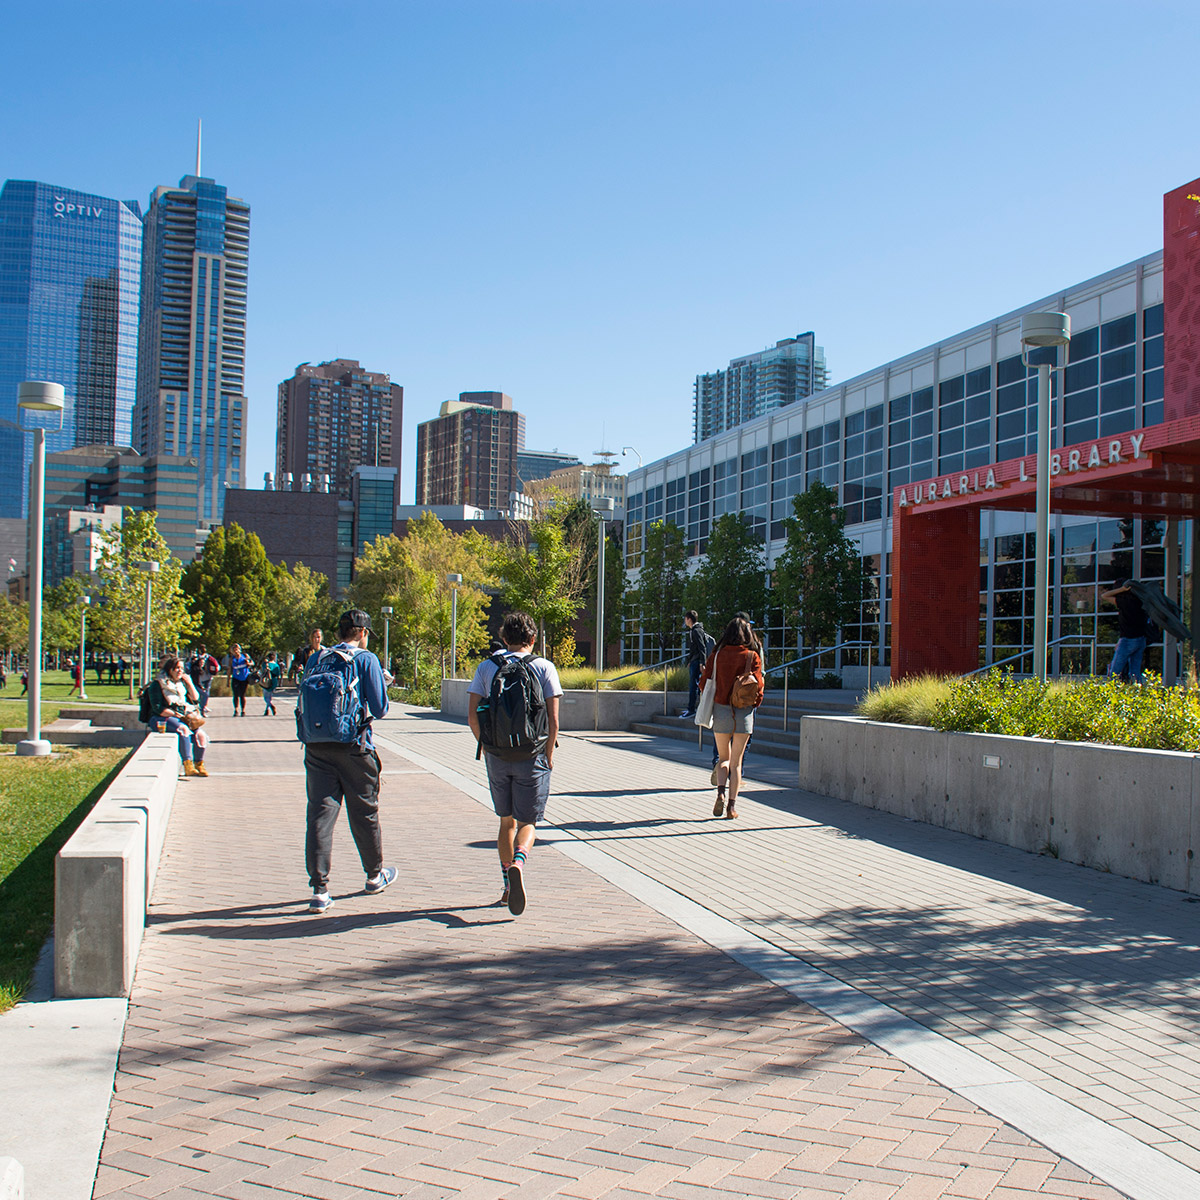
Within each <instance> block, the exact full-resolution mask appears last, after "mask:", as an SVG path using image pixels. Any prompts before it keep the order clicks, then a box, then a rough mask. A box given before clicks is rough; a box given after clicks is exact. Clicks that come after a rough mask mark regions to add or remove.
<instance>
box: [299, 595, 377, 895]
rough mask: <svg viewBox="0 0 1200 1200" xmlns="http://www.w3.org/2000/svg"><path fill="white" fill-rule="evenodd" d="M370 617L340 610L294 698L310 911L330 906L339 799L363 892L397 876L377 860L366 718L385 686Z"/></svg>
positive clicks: (373, 769)
mask: <svg viewBox="0 0 1200 1200" xmlns="http://www.w3.org/2000/svg"><path fill="white" fill-rule="evenodd" d="M370 633H371V618H370V617H369V616H368V615H367V614H366V613H365V612H363V611H362V610H361V609H357V608H354V609H351V610H350V611H349V612H344V613H342V615H341V618H340V619H339V621H338V636H339V637H340V638H341V641H340V642H338V644H337V645H336V646H330V647H328V648H323V649H321V650H319V651H315V652H314V653H313V654H312V655H310V656H309V659H308V661H307V662H306V663H305V666H304V676H303V678H302V679H301V680H300V692H299V696H298V698H297V701H296V736H297V737H298V738H299V739H300V741H302V742H303V743H304V773H305V776H306V782H307V790H308V812H307V823H306V824H307V829H306V835H305V839H304V859H305V865H306V866H307V868H308V882H309V885H310V886H311V887H312V892H313V894H312V900H311V901H310V902H309V905H308V911H309V912H314V913H323V912H328V911H329V909H330V908H332V907H333V900H332V899H331V897H330V895H329V868H330V864H331V860H332V855H333V829H334V826H335V825H336V824H337V819H338V813H339V812H340V811H341V808H342V800H343V799H344V800H345V801H346V819H347V820H348V821H349V822H350V833H351V835H352V836H353V838H354V844H355V846H356V847H358V856H359V858H360V859H361V860H362V865H363V870H364V871H366V873H367V882H366V888H365V890H366V892H367V893H368V895H375V894H377V893H378V892H382V891H383V889H384V888H385V887H387V886H388V884H390V883H392V882H393V881H394V880H395V878H396V874H397V872H396V868H395V867H385V866H384V865H383V838H382V835H381V833H380V829H379V775H380V769H381V768H380V762H379V755H378V754H377V753H376V751H375V746H374V743H373V742H372V740H371V722H372V720H374V719H376V718H379V717H383V716H385V715H386V714H387V710H388V701H387V687H386V685H385V684H384V681H383V668H382V667H381V666H380V665H379V659H378V658H376V657H375V655H374V654H371V653H370V652H369V651H368V650H367V641H368V639H369V636H370Z"/></svg>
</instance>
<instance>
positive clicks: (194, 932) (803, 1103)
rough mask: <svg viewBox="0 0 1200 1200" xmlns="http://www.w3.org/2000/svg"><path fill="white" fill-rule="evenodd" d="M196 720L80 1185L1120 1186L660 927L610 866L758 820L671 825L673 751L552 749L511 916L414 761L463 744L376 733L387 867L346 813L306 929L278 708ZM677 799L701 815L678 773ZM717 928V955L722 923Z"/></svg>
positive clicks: (390, 1192) (738, 1191) (321, 1190)
mask: <svg viewBox="0 0 1200 1200" xmlns="http://www.w3.org/2000/svg"><path fill="white" fill-rule="evenodd" d="M212 729H213V734H214V739H215V744H214V747H213V749H212V751H211V752H210V758H209V763H210V769H211V771H212V772H213V775H212V777H211V778H210V779H208V780H195V781H188V782H187V783H186V784H181V787H180V794H179V797H178V800H177V802H176V809H175V815H174V818H173V822H172V828H171V831H170V835H169V839H168V846H167V852H166V855H165V858H164V862H163V865H162V867H161V870H160V875H159V881H158V886H157V889H156V893H155V898H154V910H153V922H152V925H151V927H150V929H149V930H148V934H147V938H146V942H145V946H144V949H143V951H142V957H141V961H140V963H139V969H138V977H137V982H136V986H135V990H134V994H133V996H132V997H131V1003H130V1008H129V1017H128V1022H127V1026H126V1034H125V1042H124V1046H123V1049H122V1054H121V1060H120V1065H119V1069H118V1073H117V1086H116V1093H115V1096H114V1101H113V1106H112V1110H111V1114H110V1120H109V1126H108V1133H107V1137H106V1139H105V1143H104V1148H103V1155H102V1160H101V1166H100V1170H99V1174H98V1178H97V1184H96V1190H95V1195H96V1196H110V1195H122V1196H139V1197H140V1196H145V1197H159V1196H164V1197H177V1198H183V1197H189V1198H191V1197H200V1196H220V1197H228V1198H230V1200H244V1198H249V1197H264V1196H280V1197H296V1196H304V1197H321V1198H324V1200H341V1198H343V1197H345V1198H347V1200H348V1198H350V1197H364V1196H404V1197H413V1198H415V1197H441V1196H468V1197H488V1196H497V1197H499V1196H508V1195H512V1196H516V1195H518V1194H519V1195H521V1196H549V1195H563V1196H575V1197H599V1196H607V1197H613V1198H616V1197H628V1196H647V1195H655V1196H670V1197H693V1196H701V1195H761V1196H796V1197H805V1198H806V1200H807V1198H810V1197H811V1198H814V1200H820V1198H823V1197H827V1196H828V1197H832V1196H851V1197H855V1198H856V1200H876V1198H879V1200H884V1198H888V1200H891V1198H893V1197H895V1198H899V1200H918V1198H926V1197H938V1196H954V1197H988V1198H994V1200H1022V1198H1028V1197H1032V1196H1060V1197H1079V1198H1081V1200H1082V1198H1084V1197H1088V1198H1091V1197H1096V1198H1100V1197H1106V1198H1107V1197H1115V1196H1117V1195H1118V1194H1119V1193H1118V1192H1117V1191H1115V1190H1114V1189H1112V1188H1110V1187H1107V1186H1105V1185H1104V1184H1102V1183H1100V1182H1099V1181H1098V1180H1096V1179H1095V1178H1093V1177H1092V1176H1090V1175H1089V1174H1088V1173H1087V1172H1086V1171H1083V1170H1080V1169H1079V1168H1077V1167H1076V1166H1074V1165H1072V1164H1071V1163H1070V1162H1067V1161H1064V1160H1063V1159H1062V1158H1060V1157H1059V1156H1057V1155H1055V1154H1053V1153H1051V1152H1049V1151H1048V1150H1046V1149H1045V1148H1044V1147H1043V1146H1041V1145H1039V1144H1037V1143H1036V1142H1035V1141H1033V1140H1032V1139H1030V1138H1029V1137H1027V1136H1025V1135H1023V1134H1021V1133H1019V1132H1017V1131H1016V1130H1014V1129H1013V1128H1012V1127H1010V1126H1008V1125H1006V1124H1005V1123H1004V1122H1003V1121H1001V1120H999V1119H997V1118H996V1117H994V1116H991V1115H989V1114H988V1113H986V1112H984V1111H983V1110H982V1109H981V1108H980V1107H978V1106H977V1105H976V1104H974V1103H972V1102H971V1101H970V1100H969V1099H966V1098H964V1096H962V1095H959V1094H956V1093H955V1092H954V1091H952V1090H951V1089H949V1088H947V1087H944V1086H941V1085H939V1084H937V1083H934V1082H932V1081H931V1080H930V1079H929V1078H928V1077H926V1076H925V1075H923V1074H922V1073H920V1072H919V1071H917V1070H915V1069H913V1068H912V1067H910V1066H907V1065H906V1064H905V1063H904V1062H903V1061H901V1060H900V1059H899V1058H897V1057H895V1056H894V1055H892V1054H889V1053H888V1052H886V1051H885V1050H882V1049H880V1048H878V1047H877V1046H876V1045H873V1044H871V1043H870V1042H869V1041H867V1040H865V1039H864V1038H863V1037H860V1036H858V1035H856V1034H854V1033H852V1032H850V1031H849V1030H848V1029H847V1028H846V1027H844V1026H843V1025H841V1024H838V1023H837V1022H835V1021H832V1020H830V1019H829V1018H828V1017H826V1016H824V1015H822V1014H821V1013H819V1012H817V1011H816V1010H814V1009H813V1008H812V1007H810V1006H808V1005H806V1004H804V1003H800V1002H798V1001H797V1000H796V999H795V998H794V995H793V994H790V993H789V991H787V990H785V989H783V988H781V987H778V986H775V985H773V984H772V983H770V982H768V981H766V980H765V979H764V978H762V975H761V974H759V973H756V972H755V971H752V970H750V969H748V968H747V967H746V966H743V965H741V964H740V963H739V962H737V961H735V960H734V958H732V957H730V956H729V955H727V954H725V953H722V952H721V951H720V950H718V949H715V948H714V947H713V945H711V944H710V943H709V941H706V940H704V938H702V937H700V936H697V935H696V934H694V933H692V932H689V931H688V929H686V928H684V927H682V926H681V923H680V922H681V921H695V919H696V917H695V911H694V910H696V906H694V905H693V906H692V908H688V909H687V912H684V908H686V907H687V906H688V905H692V902H691V901H688V900H685V899H684V898H683V897H681V896H679V895H678V894H677V893H675V892H671V891H669V890H668V889H666V888H663V887H662V886H661V885H659V884H655V883H654V882H653V880H651V878H650V876H649V875H648V874H646V873H643V872H641V871H632V870H630V868H629V867H627V866H623V865H622V864H621V862H620V860H619V856H618V855H617V854H615V853H610V851H617V850H619V847H620V845H622V844H629V843H632V842H635V841H640V842H641V843H642V844H643V847H644V849H645V852H646V853H649V847H650V845H651V844H658V845H660V846H665V847H667V848H668V849H669V857H671V858H673V859H674V860H676V861H677V862H679V861H682V862H686V861H689V860H690V861H692V862H697V861H698V857H697V856H698V855H699V853H700V851H701V849H702V848H703V847H704V846H705V845H706V844H708V843H715V842H717V841H720V842H723V843H725V846H726V850H725V851H724V852H723V854H724V856H726V857H730V858H731V860H735V859H737V857H738V852H737V851H736V848H735V845H734V843H735V841H736V840H737V839H742V838H744V837H745V836H746V833H745V831H748V830H750V829H752V828H758V827H760V826H762V825H763V824H764V822H763V821H761V820H760V819H759V816H758V815H755V816H748V817H746V818H743V824H742V825H737V826H734V825H730V824H728V823H717V822H713V821H712V820H711V818H710V819H708V820H707V821H695V820H692V819H691V816H690V814H688V815H684V816H672V815H670V807H669V805H668V806H667V807H664V803H663V797H662V795H660V794H659V793H656V792H655V793H652V792H651V788H652V787H653V783H654V781H653V779H652V778H651V777H650V776H651V773H652V771H653V770H657V769H661V767H671V766H672V764H671V763H669V762H667V761H666V760H660V759H659V757H658V756H656V755H655V756H648V755H642V754H636V755H631V754H630V753H629V751H628V750H627V749H621V748H614V747H611V746H605V745H603V744H599V743H593V742H589V741H586V740H577V741H572V742H570V743H564V746H563V749H562V751H561V752H560V753H561V759H560V763H561V765H560V768H559V771H558V772H556V777H557V778H560V779H561V780H563V782H564V785H568V784H569V785H570V786H571V787H573V788H574V789H575V795H574V798H573V799H571V800H567V799H566V798H557V797H556V799H555V802H554V804H555V808H556V809H557V810H558V811H557V815H558V817H559V818H560V819H562V820H563V821H565V822H566V823H567V824H574V825H577V826H580V827H581V828H580V829H578V830H576V833H577V834H581V835H582V836H583V837H584V838H585V839H586V840H584V841H582V842H581V841H579V840H578V838H576V839H574V840H569V841H564V842H561V843H560V845H561V851H562V852H560V850H559V848H556V847H550V846H542V847H541V848H539V849H538V850H536V851H535V853H534V856H533V859H532V864H531V869H530V873H529V878H530V893H531V900H530V908H529V911H528V912H527V913H526V915H525V916H524V917H522V918H521V919H519V920H514V919H512V918H511V917H510V916H509V914H508V913H507V910H505V909H502V908H499V907H497V906H496V905H495V903H494V901H495V900H496V898H497V896H498V893H499V884H500V880H499V872H498V869H497V866H496V861H495V853H494V848H493V840H492V839H493V837H494V818H492V817H491V815H490V814H489V813H487V812H486V811H485V810H484V809H483V808H481V807H480V805H479V804H478V802H477V801H476V800H473V799H471V798H470V792H471V791H472V785H471V783H470V782H469V781H465V780H464V781H461V782H463V783H464V784H465V786H460V787H456V786H454V785H453V783H451V782H448V781H447V778H446V777H447V776H450V775H451V772H450V771H449V770H448V769H446V768H437V769H430V770H427V769H424V767H425V766H431V765H433V760H432V757H430V755H431V752H436V753H437V754H444V756H445V757H446V758H447V759H452V760H453V761H454V763H455V765H456V766H457V767H462V768H467V769H468V770H469V769H472V768H473V764H472V763H471V760H470V756H469V753H464V750H466V751H469V746H467V745H466V744H465V743H464V734H463V732H462V731H461V730H459V729H456V728H454V727H453V726H450V725H447V724H445V723H442V722H439V721H437V720H431V719H430V718H429V717H428V716H419V717H418V716H404V715H399V716H397V717H395V718H392V719H389V720H388V721H387V722H385V723H383V727H382V729H381V731H380V732H381V734H382V737H383V738H384V739H386V744H385V746H384V748H383V755H384V760H385V769H386V780H387V782H386V792H385V800H384V806H383V813H384V829H385V847H386V849H387V856H388V859H389V861H392V862H396V863H397V864H399V865H400V866H401V867H402V868H403V869H402V875H401V879H400V880H399V881H398V882H397V884H395V885H393V887H392V888H391V889H389V890H388V891H386V892H384V893H382V894H381V895H379V896H375V897H369V896H366V895H364V894H362V891H361V885H362V877H361V874H360V873H359V867H358V864H357V858H356V855H355V854H354V851H353V847H352V845H351V843H350V839H349V837H348V834H347V831H346V828H345V823H344V821H343V822H342V823H341V824H340V826H339V830H338V842H337V845H336V851H335V864H334V876H333V880H332V884H331V890H332V891H333V894H334V895H335V897H336V899H337V904H336V906H335V908H334V909H333V911H332V913H331V914H329V915H327V916H324V917H313V916H309V915H308V914H307V912H305V911H304V904H305V902H306V900H307V894H306V889H305V886H304V883H305V881H304V873H303V863H302V859H303V853H302V846H303V810H304V800H303V776H302V774H301V770H300V765H301V763H300V752H299V748H298V747H297V745H296V744H295V742H294V741H293V740H292V726H291V721H290V717H289V716H286V715H285V714H284V713H283V711H282V708H281V715H280V717H278V718H274V719H271V718H258V717H251V718H246V719H245V720H244V721H243V720H237V721H234V720H232V719H230V718H222V717H218V718H216V719H214V720H213V722H212ZM392 745H394V746H397V747H399V749H400V751H401V753H396V752H393V751H391V750H390V749H389V748H388V747H389V746H392ZM434 757H436V754H435V755H434ZM656 762H659V763H660V767H655V765H654V764H655V763H656ZM587 763H590V764H591V765H590V766H587V765H586V764H587ZM675 769H676V770H677V769H678V764H676V765H675ZM559 772H561V774H559ZM692 772H693V775H698V774H699V768H692ZM577 776H578V777H577ZM584 776H587V777H588V778H584ZM589 779H590V781H591V783H592V784H593V785H594V786H590V787H589V786H584V785H585V784H587V782H588V780H589ZM677 782H678V781H677ZM693 782H695V781H689V784H691V783H693ZM589 792H591V793H600V794H596V795H588V794H585V793H589ZM560 801H561V807H560ZM687 802H688V804H689V805H691V806H692V807H695V806H696V805H697V804H700V803H705V804H710V803H711V802H710V801H709V800H708V799H707V789H706V788H701V787H700V786H699V785H698V784H696V786H695V790H694V791H691V792H688V793H687ZM571 806H580V807H581V808H582V807H586V808H588V809H589V816H588V819H587V821H591V822H596V821H600V822H601V823H602V824H604V825H606V826H607V828H608V832H607V834H603V835H602V831H601V832H598V833H597V836H596V838H595V841H592V835H591V834H590V833H588V831H587V830H585V829H583V828H582V826H583V825H585V824H587V821H585V820H584V819H583V818H582V817H578V818H575V817H572V816H571V815H570V808H571ZM760 815H766V816H770V818H771V819H770V820H769V821H766V822H765V825H766V826H768V827H769V826H771V825H779V824H780V818H779V816H778V814H773V813H772V810H766V809H764V810H763V812H762V814H760ZM561 836H562V835H560V837H561ZM614 838H615V841H614V840H613V839H614ZM706 853H707V852H706ZM742 853H751V854H752V852H749V851H748V850H747V851H745V852H742ZM721 856H722V855H721V854H718V858H719V857H721ZM584 861H586V862H587V863H588V864H589V866H584V865H581V863H582V862H584ZM757 865H759V866H765V865H766V864H763V863H761V862H760V863H758V864H757ZM589 867H590V868H594V869H589ZM609 875H611V876H612V877H613V879H614V880H616V882H610V880H609V878H606V876H609ZM762 875H763V881H762V882H761V883H760V884H758V885H756V886H758V887H766V886H768V883H769V880H770V878H771V877H772V872H770V871H768V870H764V871H763V872H762ZM618 883H619V884H620V886H618ZM655 889H657V890H655ZM814 890H815V889H814ZM638 891H642V892H644V893H645V894H646V895H647V896H648V897H649V898H650V899H651V901H652V902H654V903H658V905H659V907H662V908H664V909H667V910H671V911H675V910H674V909H672V905H673V904H674V905H675V906H676V908H677V909H678V911H677V912H676V913H675V915H676V916H677V917H678V918H679V919H676V920H673V919H670V918H669V917H667V916H664V915H663V914H662V913H660V912H658V911H656V910H655V908H654V907H652V906H651V905H650V904H648V903H645V902H643V901H641V900H639V899H637V898H636V897H635V896H634V895H632V894H631V892H638ZM679 906H683V907H679ZM700 911H702V910H700ZM712 920H713V922H714V923H713V924H712V925H711V929H710V928H709V927H708V926H705V929H706V930H708V932H709V936H710V937H711V939H712V940H716V941H720V940H721V938H722V937H726V936H727V935H726V934H724V933H722V932H721V930H722V929H726V928H729V929H732V928H733V926H732V925H726V924H722V923H721V922H720V921H719V920H718V919H717V918H712ZM738 953H741V954H743V957H744V956H745V952H744V950H742V951H738ZM780 957H781V958H784V959H786V960H787V962H788V963H791V964H794V965H796V966H797V967H798V968H799V967H800V964H798V963H796V960H795V959H794V958H793V957H792V956H790V955H787V954H783V953H782V952H780ZM777 965H778V964H777ZM881 1011H890V1010H881ZM1147 1194H1149V1193H1147ZM1164 1194H1169V1193H1164ZM31 1200H42V1198H40V1197H36V1196H35V1197H32V1198H31Z"/></svg>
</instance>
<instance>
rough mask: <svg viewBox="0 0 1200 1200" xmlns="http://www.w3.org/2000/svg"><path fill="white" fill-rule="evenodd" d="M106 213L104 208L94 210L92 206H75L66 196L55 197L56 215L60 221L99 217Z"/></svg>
mask: <svg viewBox="0 0 1200 1200" xmlns="http://www.w3.org/2000/svg"><path fill="white" fill-rule="evenodd" d="M103 212H104V209H102V208H93V207H92V206H91V205H90V204H73V203H71V201H69V200H68V199H67V198H66V197H65V196H55V197H54V215H55V217H56V218H57V219H58V220H60V221H65V220H67V218H68V217H93V218H95V217H98V216H100V215H101V213H103Z"/></svg>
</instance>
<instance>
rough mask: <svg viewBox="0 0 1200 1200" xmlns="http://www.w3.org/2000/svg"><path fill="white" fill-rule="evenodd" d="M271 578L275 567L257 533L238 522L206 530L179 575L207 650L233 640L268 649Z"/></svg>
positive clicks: (257, 649)
mask: <svg viewBox="0 0 1200 1200" xmlns="http://www.w3.org/2000/svg"><path fill="white" fill-rule="evenodd" d="M275 582H276V572H275V568H274V566H272V564H271V561H270V559H268V558H267V552H266V551H265V550H264V549H263V544H262V542H261V541H260V540H259V537H258V534H256V533H247V532H246V531H245V530H244V529H243V528H242V527H241V526H240V525H238V524H237V523H236V522H234V523H233V524H231V525H227V526H221V525H218V526H217V527H216V528H215V529H214V530H212V532H211V533H209V535H208V537H207V539H206V540H205V542H204V549H203V550H202V551H201V553H200V556H199V558H196V559H194V560H193V561H192V562H191V563H189V564H188V568H187V570H186V571H185V572H184V577H183V586H184V589H185V591H186V592H187V595H188V598H189V600H190V601H191V603H192V607H193V609H194V610H195V612H196V613H197V615H198V616H199V618H200V632H201V634H202V635H203V637H204V641H205V643H206V644H207V646H208V648H209V650H211V651H213V652H214V653H215V654H218V655H220V654H224V653H225V652H226V651H227V650H228V649H229V647H230V646H231V645H232V644H233V643H234V642H238V643H239V644H240V645H241V646H242V648H243V649H253V650H254V652H256V653H262V652H263V651H265V650H268V649H270V647H269V646H268V645H267V642H268V641H269V640H270V638H269V635H270V633H271V628H270V613H271V605H272V598H273V596H274V591H275Z"/></svg>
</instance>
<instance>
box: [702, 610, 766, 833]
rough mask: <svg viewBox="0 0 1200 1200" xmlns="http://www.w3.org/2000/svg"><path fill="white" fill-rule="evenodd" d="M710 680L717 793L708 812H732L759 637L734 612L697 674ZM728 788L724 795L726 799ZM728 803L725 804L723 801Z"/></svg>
mask: <svg viewBox="0 0 1200 1200" xmlns="http://www.w3.org/2000/svg"><path fill="white" fill-rule="evenodd" d="M709 679H714V680H715V681H716V697H715V704H714V707H713V726H712V729H713V737H714V738H715V739H716V742H717V756H718V759H719V761H718V763H717V768H716V777H717V799H716V803H715V804H714V805H713V816H714V817H719V816H721V815H724V816H725V817H726V818H727V819H728V820H730V821H732V820H734V819H735V818H736V817H737V815H738V814H737V798H738V792H739V791H740V790H741V786H742V757H743V755H744V754H745V753H746V743H747V742H749V740H750V735H751V734H752V733H753V732H754V710H755V709H756V708H757V707H758V706H759V705H760V704H761V703H762V698H763V693H764V690H765V685H764V683H763V673H762V643H761V642H760V641H759V640H758V637H757V635H756V634H755V632H754V630H753V629H752V628H751V625H750V622H749V621H747V620H746V619H745V618H744V617H734V618H733V620H732V621H730V622H729V624H728V625H727V626H726V627H725V632H724V633H723V634H721V637H720V640H719V641H718V642H717V645H716V649H714V650H713V652H712V653H711V654H710V655H709V656H708V661H707V662H705V664H704V672H703V674H702V675H701V676H700V686H701V687H703V686H704V685H705V684H706V683H707V682H708V681H709ZM726 788H728V801H727V800H726ZM727 803H728V807H726V805H727Z"/></svg>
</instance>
